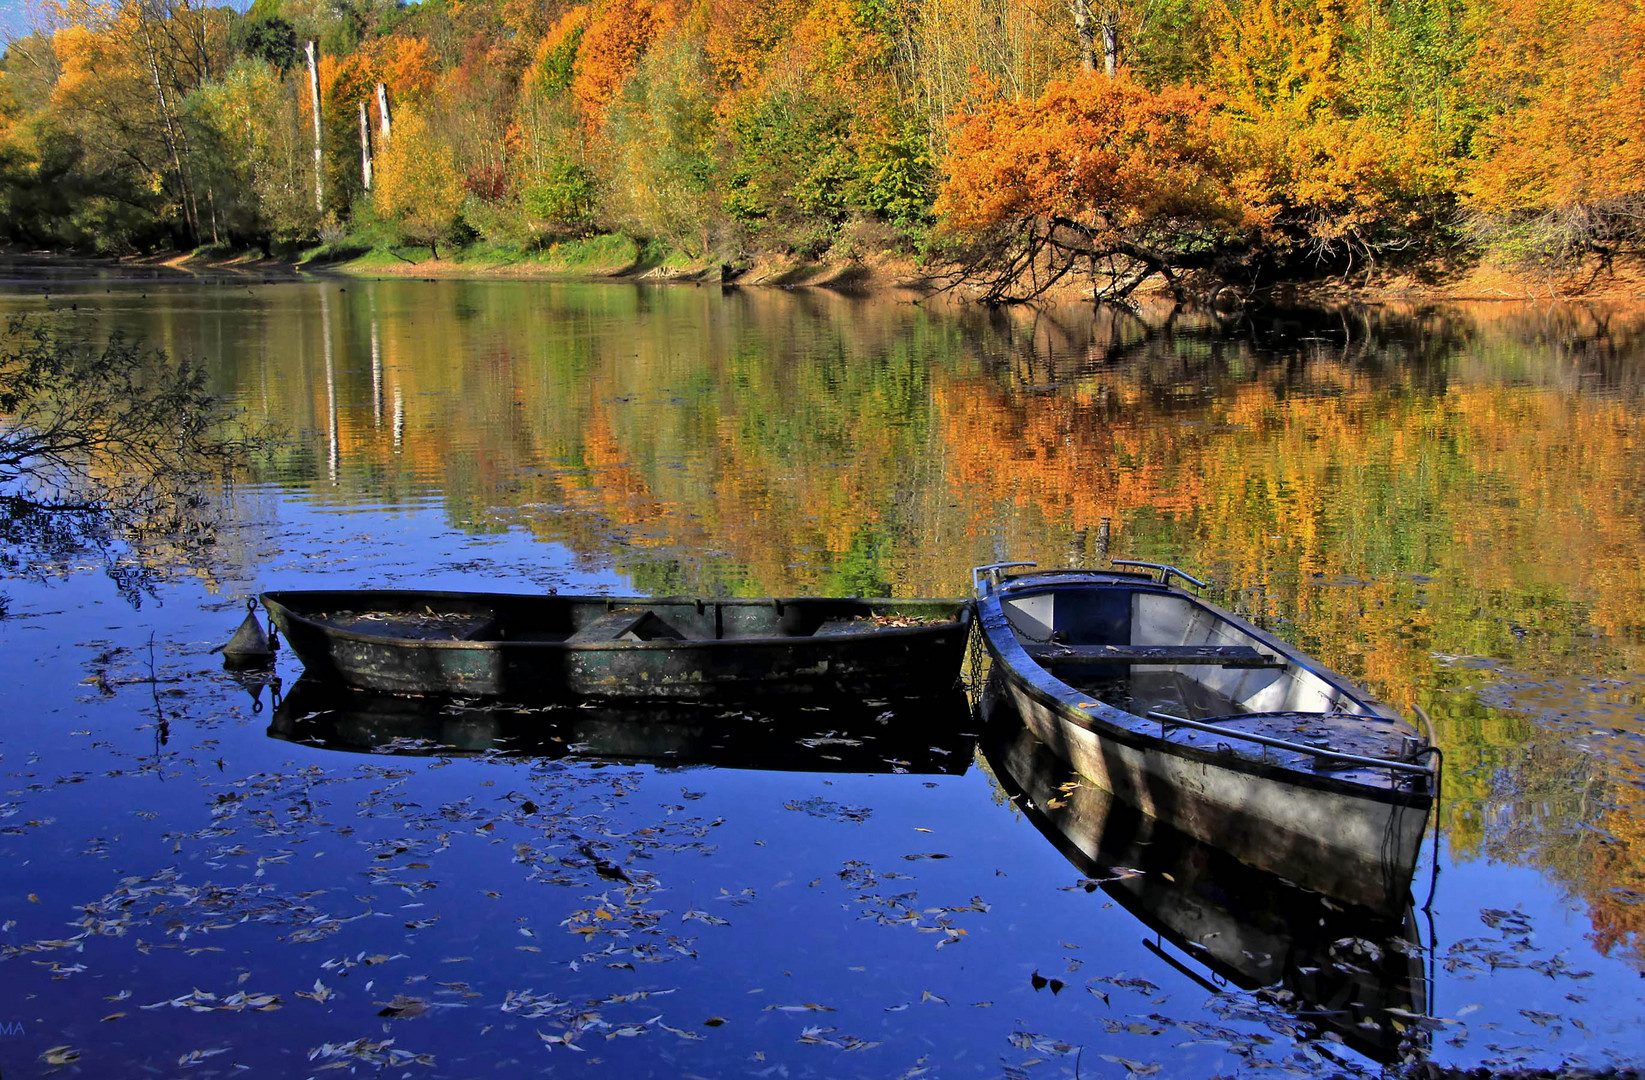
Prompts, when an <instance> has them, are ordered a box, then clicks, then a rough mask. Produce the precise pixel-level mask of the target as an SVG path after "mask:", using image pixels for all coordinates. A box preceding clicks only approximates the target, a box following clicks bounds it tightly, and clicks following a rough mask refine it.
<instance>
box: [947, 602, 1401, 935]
mask: <svg viewBox="0 0 1645 1080" xmlns="http://www.w3.org/2000/svg"><path fill="white" fill-rule="evenodd" d="M1160 595H1163V592H1162V593H1160ZM1193 603H1194V604H1195V605H1196V607H1197V608H1200V609H1204V610H1205V611H1208V612H1212V613H1215V614H1216V616H1217V617H1218V618H1226V619H1228V620H1232V621H1234V622H1237V620H1235V618H1234V617H1233V616H1231V615H1227V613H1225V612H1221V611H1220V609H1216V608H1214V607H1212V606H1211V605H1207V604H1204V603H1203V602H1200V601H1198V600H1197V598H1194V600H1193ZM979 621H980V623H981V625H982V628H983V637H984V640H985V641H986V642H987V645H988V648H989V651H990V654H991V656H992V659H993V668H992V674H991V684H990V687H989V691H988V693H987V694H986V695H985V698H984V704H985V708H986V709H988V710H989V711H990V712H992V711H994V706H995V705H997V703H998V702H999V701H1000V700H1001V698H1002V697H1003V698H1004V699H1005V700H1008V701H1009V703H1010V705H1011V707H1012V709H1013V710H1014V711H1015V712H1016V713H1017V714H1018V715H1019V716H1020V717H1021V719H1022V721H1023V723H1024V724H1025V725H1026V726H1027V727H1028V729H1029V730H1030V731H1032V732H1033V733H1034V735H1035V736H1036V737H1037V738H1038V739H1040V740H1041V741H1042V742H1043V743H1045V744H1046V745H1047V746H1049V747H1050V748H1051V749H1053V750H1054V751H1056V752H1057V753H1058V754H1059V755H1061V757H1062V758H1063V759H1064V760H1066V761H1068V762H1069V763H1070V764H1071V765H1072V766H1073V767H1074V769H1075V770H1076V771H1078V772H1079V774H1080V775H1082V776H1084V777H1086V778H1088V779H1089V780H1091V781H1092V782H1093V783H1095V784H1097V785H1099V786H1101V787H1102V788H1104V789H1105V790H1107V791H1109V792H1111V793H1113V794H1114V795H1115V796H1117V797H1119V798H1120V799H1122V800H1124V801H1125V802H1127V803H1129V804H1131V805H1133V806H1135V807H1136V808H1138V809H1139V810H1141V811H1142V812H1144V813H1146V814H1148V815H1150V816H1153V817H1155V818H1158V819H1160V820H1161V821H1164V822H1166V823H1168V824H1170V825H1171V826H1173V827H1175V828H1177V829H1179V830H1181V831H1182V832H1184V833H1187V834H1188V835H1189V836H1192V837H1194V838H1195V839H1198V840H1202V841H1204V842H1205V843H1207V844H1210V845H1213V846H1215V847H1217V848H1220V849H1223V850H1227V851H1233V852H1238V853H1241V856H1240V857H1241V858H1242V859H1244V860H1246V861H1247V862H1249V863H1250V864H1251V865H1253V866H1256V867H1258V868H1259V869H1262V870H1266V871H1269V872H1272V873H1275V874H1279V875H1281V876H1283V877H1286V878H1289V879H1291V880H1293V881H1296V882H1299V883H1302V884H1305V885H1307V886H1309V887H1310V888H1314V889H1317V890H1319V891H1321V892H1324V893H1326V894H1328V895H1331V896H1335V897H1342V898H1345V899H1348V900H1350V901H1351V902H1353V903H1357V904H1361V905H1363V906H1365V907H1368V908H1370V909H1372V910H1377V911H1384V912H1393V911H1398V910H1401V909H1402V908H1403V906H1404V905H1405V903H1406V901H1407V897H1408V895H1409V885H1410V880H1411V875H1412V871H1413V868H1414V867H1415V864H1416V860H1417V857H1418V850H1419V848H1420V845H1421V842H1422V838H1423V834H1424V832H1425V829H1426V825H1427V820H1428V811H1429V808H1430V806H1431V803H1432V798H1433V793H1432V790H1431V779H1430V777H1429V776H1416V777H1408V778H1406V779H1401V778H1400V776H1401V774H1398V773H1395V774H1392V777H1393V778H1392V779H1390V778H1389V775H1387V774H1379V775H1376V776H1372V775H1371V774H1373V773H1377V772H1378V770H1374V769H1362V770H1357V771H1356V770H1348V771H1334V770H1330V769H1319V768H1314V767H1311V766H1310V765H1308V764H1302V763H1299V761H1298V760H1297V759H1296V756H1295V755H1286V754H1284V753H1275V754H1273V755H1269V754H1268V753H1267V752H1264V751H1263V750H1262V748H1261V747H1248V746H1242V747H1240V750H1241V751H1243V752H1235V750H1234V749H1233V748H1232V746H1231V745H1229V742H1224V741H1220V737H1218V736H1196V735H1195V734H1194V733H1192V732H1189V733H1188V736H1187V737H1183V736H1180V735H1178V734H1176V733H1173V734H1171V735H1168V734H1167V731H1166V729H1165V728H1164V727H1163V726H1162V725H1161V724H1160V723H1159V722H1158V721H1155V720H1149V719H1146V718H1144V717H1142V716H1138V715H1135V714H1133V713H1131V712H1127V711H1125V710H1123V709H1119V708H1114V707H1112V706H1110V705H1108V704H1106V703H1104V702H1102V701H1100V700H1098V699H1096V698H1093V697H1092V696H1091V695H1090V694H1088V693H1085V692H1083V691H1082V690H1079V689H1076V688H1075V687H1073V686H1070V685H1068V684H1067V683H1064V682H1062V681H1060V680H1059V679H1057V678H1055V677H1053V676H1052V675H1051V674H1050V673H1049V672H1048V671H1047V670H1046V669H1045V668H1044V667H1042V666H1041V665H1040V664H1038V663H1036V662H1035V661H1034V660H1033V659H1031V658H1030V657H1029V655H1028V653H1027V652H1026V650H1025V649H1024V648H1023V647H1022V646H1021V645H1020V644H1019V642H1018V640H1017V637H1016V636H1015V633H1014V632H1013V630H1012V628H1011V626H1010V625H1009V623H1008V622H1007V619H1006V617H1005V615H1004V613H1003V611H1002V609H1001V607H1000V601H999V598H998V597H997V596H996V597H985V598H983V599H981V600H979ZM1248 629H1249V628H1248ZM1249 640H1252V641H1257V642H1259V643H1260V644H1261V645H1262V647H1263V648H1264V649H1266V650H1272V653H1273V654H1274V655H1283V656H1285V657H1286V658H1287V660H1288V662H1289V663H1291V664H1292V665H1293V666H1295V667H1296V668H1298V669H1300V668H1302V667H1303V666H1305V665H1306V666H1307V669H1308V670H1307V671H1305V672H1301V674H1304V675H1307V676H1308V677H1309V678H1315V677H1316V676H1317V675H1318V671H1317V667H1316V666H1314V665H1313V664H1312V662H1311V661H1307V659H1306V658H1304V657H1301V656H1300V654H1296V653H1295V652H1294V651H1286V650H1285V647H1284V646H1283V645H1282V644H1280V643H1278V642H1275V641H1274V640H1273V639H1272V638H1269V637H1268V636H1267V635H1264V634H1261V633H1260V632H1258V631H1255V630H1254V629H1249ZM1219 677H1221V676H1219ZM1230 677H1231V676H1230ZM1283 677H1287V678H1288V677H1291V675H1290V674H1285V675H1284V676H1283ZM1328 689H1329V691H1330V694H1331V700H1332V701H1334V702H1336V703H1337V704H1336V705H1335V706H1333V707H1335V708H1350V707H1353V708H1362V709H1366V710H1368V711H1369V710H1370V709H1371V708H1372V705H1370V704H1367V703H1368V702H1370V701H1371V699H1370V698H1369V696H1368V695H1365V696H1364V697H1363V699H1358V700H1357V699H1354V698H1352V697H1349V696H1348V692H1347V684H1345V683H1343V682H1342V680H1341V679H1340V677H1334V676H1331V677H1328ZM1378 708H1379V709H1380V707H1378ZM1385 715H1386V711H1385V710H1382V711H1379V712H1376V713H1371V714H1369V715H1368V716H1367V719H1368V720H1375V721H1377V722H1381V723H1384V724H1386V723H1387V722H1389V721H1387V720H1386V719H1385ZM1230 742H1231V740H1230ZM1251 751H1255V752H1251Z"/></svg>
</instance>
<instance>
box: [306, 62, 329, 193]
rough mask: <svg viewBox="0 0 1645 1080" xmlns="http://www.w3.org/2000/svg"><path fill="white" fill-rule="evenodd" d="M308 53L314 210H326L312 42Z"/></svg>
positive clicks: (316, 65) (317, 71)
mask: <svg viewBox="0 0 1645 1080" xmlns="http://www.w3.org/2000/svg"><path fill="white" fill-rule="evenodd" d="M304 51H305V52H307V53H308V93H309V100H311V101H312V102H313V103H314V212H315V213H316V214H323V213H325V212H326V191H325V167H324V163H323V161H322V160H321V157H320V66H319V61H318V60H317V59H316V58H315V55H314V42H312V41H310V42H309V43H308V46H307V48H306V49H305V50H304Z"/></svg>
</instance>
